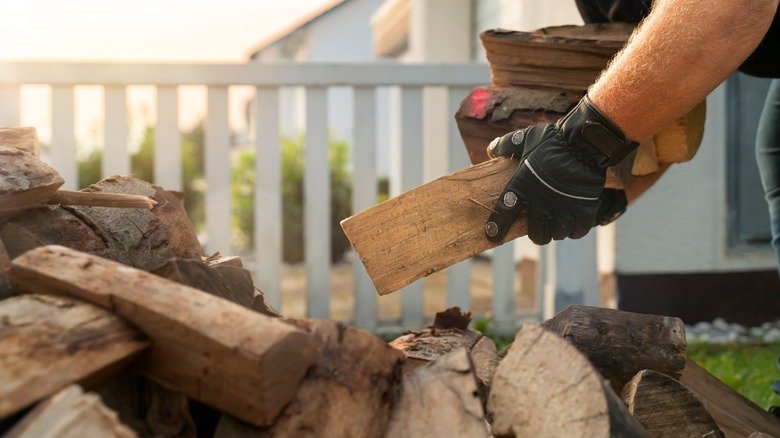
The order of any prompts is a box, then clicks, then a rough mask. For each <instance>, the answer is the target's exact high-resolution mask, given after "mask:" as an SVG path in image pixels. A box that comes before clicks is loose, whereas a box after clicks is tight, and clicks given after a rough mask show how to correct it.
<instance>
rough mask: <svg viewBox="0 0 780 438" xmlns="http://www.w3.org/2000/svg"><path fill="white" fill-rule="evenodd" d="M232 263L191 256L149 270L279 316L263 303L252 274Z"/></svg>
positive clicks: (269, 314)
mask: <svg viewBox="0 0 780 438" xmlns="http://www.w3.org/2000/svg"><path fill="white" fill-rule="evenodd" d="M239 261H240V259H239ZM234 263H235V262H225V263H212V264H211V265H208V264H206V263H204V262H201V261H199V260H194V259H190V260H186V259H173V260H170V261H168V263H166V264H164V265H163V266H161V267H159V268H157V269H154V270H152V271H151V272H152V273H153V274H156V275H159V276H161V277H164V278H167V279H169V280H173V281H175V282H177V283H180V284H185V285H187V286H190V287H194V288H197V289H200V290H202V291H204V292H208V293H210V294H212V295H215V296H218V297H221V298H224V299H226V300H228V301H232V302H234V303H236V304H239V305H241V306H244V307H246V308H249V309H254V310H257V311H258V312H260V313H263V314H265V315H268V316H281V315H280V314H279V312H277V311H276V310H275V309H273V308H272V307H271V306H270V305H268V303H266V302H265V298H264V297H263V293H262V292H260V291H259V290H258V289H257V288H255V286H254V283H253V282H252V274H251V273H250V272H249V271H247V270H246V269H244V268H242V267H240V266H235V265H234Z"/></svg>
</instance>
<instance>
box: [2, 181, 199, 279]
mask: <svg viewBox="0 0 780 438" xmlns="http://www.w3.org/2000/svg"><path fill="white" fill-rule="evenodd" d="M84 192H88V193H119V194H132V195H141V196H144V197H150V198H153V200H154V201H155V202H157V206H155V207H154V208H153V209H152V210H147V209H117V208H109V207H83V206H82V207H78V206H77V207H62V206H51V207H43V208H36V209H32V210H26V211H24V212H21V213H17V214H15V215H14V216H11V217H7V218H5V219H4V220H1V221H0V239H2V241H3V243H4V244H5V248H6V250H7V251H8V255H9V256H10V257H11V258H12V259H13V258H15V257H18V256H19V255H21V254H23V253H24V252H26V251H29V250H30V249H33V248H36V247H39V246H43V245H51V244H53V245H63V246H67V247H70V248H73V249H76V250H78V251H83V252H87V253H90V254H95V255H98V256H101V257H105V258H108V259H111V260H115V261H118V262H120V263H124V264H127V265H130V266H133V267H136V268H139V269H143V270H147V271H148V270H151V269H154V268H157V267H159V266H161V265H163V264H164V263H166V262H167V261H168V260H170V259H172V258H176V257H178V258H184V259H200V257H201V256H203V250H202V249H201V247H200V243H199V242H198V239H197V236H196V235H195V232H194V230H193V229H192V225H191V224H190V222H189V219H187V214H186V212H185V211H184V208H183V206H182V205H181V201H180V200H179V199H178V198H177V197H176V195H174V194H173V193H171V192H168V191H166V190H163V189H161V188H160V187H157V186H154V185H152V184H150V183H148V182H146V181H143V180H140V179H138V178H135V177H129V176H128V177H111V178H106V179H104V180H102V181H100V182H98V183H96V184H93V185H92V186H90V187H89V188H88V189H85V190H84Z"/></svg>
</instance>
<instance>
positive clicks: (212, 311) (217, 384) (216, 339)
mask: <svg viewBox="0 0 780 438" xmlns="http://www.w3.org/2000/svg"><path fill="white" fill-rule="evenodd" d="M11 281H12V283H13V285H14V288H15V289H16V290H18V291H20V292H28V293H29V292H33V293H34V292H38V291H47V292H49V293H58V294H69V295H73V296H76V297H79V298H81V299H85V300H88V301H91V302H94V303H96V304H99V305H101V306H103V307H106V308H108V309H111V310H112V311H114V312H116V313H117V314H119V315H121V316H124V317H126V318H127V319H128V320H130V321H131V322H132V323H134V324H135V325H136V326H137V327H138V328H139V329H141V330H142V331H143V332H144V333H146V334H147V335H148V336H149V337H150V339H151V340H152V347H151V348H150V349H149V351H148V352H146V353H145V354H143V355H141V356H140V357H139V358H138V360H137V361H136V362H135V366H136V369H137V370H139V371H140V372H141V373H142V374H144V375H145V376H147V377H149V378H150V379H152V380H155V381H157V382H159V383H161V384H163V385H165V386H166V387H169V388H172V389H177V390H180V391H182V392H183V393H185V394H187V395H188V396H190V397H192V398H194V399H196V400H199V401H202V402H204V403H206V404H208V405H211V406H214V407H216V408H218V409H220V410H222V411H224V412H226V413H229V414H231V415H234V416H236V417H238V418H240V419H242V420H244V421H247V422H250V423H252V424H255V425H261V426H262V425H268V424H270V423H271V422H272V421H273V419H274V418H275V417H276V415H277V414H279V412H280V411H281V410H282V409H283V408H284V406H285V405H286V404H287V403H289V402H290V401H291V400H292V398H293V397H294V395H295V393H296V391H297V390H298V386H299V385H300V382H301V380H302V379H303V376H304V374H305V372H306V370H307V369H308V368H309V366H310V365H311V364H313V363H314V362H315V360H316V359H317V357H318V353H317V349H316V345H315V342H314V340H313V339H312V337H311V336H310V335H308V334H307V333H304V332H302V331H301V330H298V329H295V328H294V327H292V326H290V325H289V324H285V323H283V322H281V321H279V320H278V319H276V318H269V317H267V316H265V315H260V314H258V313H257V312H252V311H250V310H248V309H245V308H243V307H241V306H239V305H236V304H234V303H231V302H229V301H226V300H222V299H219V298H216V297H214V296H211V295H209V294H207V293H205V292H201V291H199V290H197V289H194V288H190V287H187V286H183V285H180V284H178V283H175V282H172V281H170V280H166V279H164V278H160V277H157V276H155V275H152V274H150V273H147V272H144V271H140V270H136V269H132V268H129V267H127V266H124V265H121V264H119V263H116V262H113V261H110V260H106V259H102V258H100V257H96V256H93V255H89V254H85V253H79V252H78V251H74V250H72V249H68V248H64V247H58V246H47V247H43V248H36V249H34V250H32V251H29V252H27V253H25V254H24V255H22V256H20V257H18V258H16V259H15V260H14V261H13V262H12V266H11Z"/></svg>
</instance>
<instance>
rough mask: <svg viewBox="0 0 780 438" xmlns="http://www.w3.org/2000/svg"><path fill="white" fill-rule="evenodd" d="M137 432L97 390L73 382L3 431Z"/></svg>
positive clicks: (53, 437)
mask: <svg viewBox="0 0 780 438" xmlns="http://www.w3.org/2000/svg"><path fill="white" fill-rule="evenodd" d="M135 436H136V434H135V432H133V430H131V429H130V428H129V427H127V426H125V425H124V424H122V423H121V422H120V421H119V418H118V416H117V414H116V412H114V411H112V410H111V409H109V408H107V407H106V406H105V405H104V404H103V403H102V402H101V400H100V397H98V396H97V395H96V394H93V393H84V392H83V391H82V389H81V388H80V387H78V386H77V385H70V386H68V387H67V388H64V389H63V390H62V391H60V392H58V393H57V394H55V395H53V396H52V397H51V398H49V399H47V400H46V401H44V402H43V403H41V404H40V405H38V406H37V407H36V408H35V409H33V410H32V411H31V412H30V413H28V414H27V415H25V417H24V418H23V419H22V420H21V422H19V423H18V424H16V425H15V426H14V427H13V428H11V429H10V430H9V431H7V432H6V433H5V434H3V437H5V438H84V437H106V438H111V437H113V438H132V437H135Z"/></svg>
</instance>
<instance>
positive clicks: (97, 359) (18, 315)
mask: <svg viewBox="0 0 780 438" xmlns="http://www.w3.org/2000/svg"><path fill="white" fill-rule="evenodd" d="M148 346H149V342H148V341H146V340H145V336H143V334H142V333H141V332H140V331H139V330H138V329H137V328H135V327H133V326H132V325H131V324H130V323H128V322H127V321H126V320H124V319H123V318H121V317H119V316H117V315H114V314H113V313H111V312H109V311H107V310H105V309H102V308H100V307H97V306H95V305H92V304H89V303H85V302H82V301H79V300H74V299H72V298H67V297H55V296H49V295H25V296H17V297H12V298H9V299H7V300H3V301H0V352H2V353H0V418H5V417H7V416H8V415H11V414H13V413H16V412H18V411H20V410H21V409H23V408H25V407H27V406H30V405H31V404H33V403H35V402H36V401H38V400H41V399H42V398H45V397H48V396H50V395H52V394H54V393H55V392H57V391H59V390H60V389H62V388H64V387H65V386H67V385H68V384H70V383H73V382H79V383H81V384H94V383H97V382H98V381H100V380H102V379H104V378H106V377H108V376H110V375H111V374H112V373H115V372H119V371H120V370H121V368H122V367H123V366H124V365H126V364H127V363H128V362H129V360H130V359H132V358H133V357H135V356H136V355H137V354H138V353H139V352H141V351H142V350H143V349H145V348H147V347H148Z"/></svg>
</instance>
